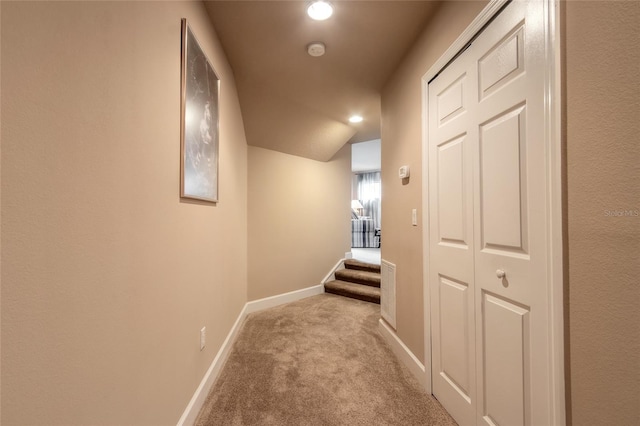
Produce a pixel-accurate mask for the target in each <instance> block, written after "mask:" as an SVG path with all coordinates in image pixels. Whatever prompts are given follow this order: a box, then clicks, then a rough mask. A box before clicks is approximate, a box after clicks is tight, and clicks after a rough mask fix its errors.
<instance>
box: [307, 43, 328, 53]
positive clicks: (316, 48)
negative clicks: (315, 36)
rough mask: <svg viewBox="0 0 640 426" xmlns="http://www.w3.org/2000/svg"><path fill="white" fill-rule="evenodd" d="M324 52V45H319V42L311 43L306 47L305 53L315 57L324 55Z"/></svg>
mask: <svg viewBox="0 0 640 426" xmlns="http://www.w3.org/2000/svg"><path fill="white" fill-rule="evenodd" d="M325 50H326V46H325V45H324V43H320V42H319V41H316V42H314V43H311V44H310V45H308V46H307V53H308V54H309V55H311V56H315V57H318V56H322V55H324V52H325Z"/></svg>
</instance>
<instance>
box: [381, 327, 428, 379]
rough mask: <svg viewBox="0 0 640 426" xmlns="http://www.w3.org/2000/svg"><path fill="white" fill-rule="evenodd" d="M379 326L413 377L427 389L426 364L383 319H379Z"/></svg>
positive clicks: (383, 335)
mask: <svg viewBox="0 0 640 426" xmlns="http://www.w3.org/2000/svg"><path fill="white" fill-rule="evenodd" d="M378 328H379V330H380V334H382V337H383V338H384V339H385V340H386V342H387V343H388V344H389V346H391V350H392V351H393V353H394V354H395V355H396V356H397V357H398V359H399V360H400V362H402V363H403V364H404V365H405V367H407V368H408V369H409V371H410V372H411V374H412V375H413V377H415V378H416V380H417V381H418V382H419V383H420V385H421V386H422V387H423V388H425V389H426V385H427V377H426V375H425V369H424V364H422V363H421V362H420V360H419V359H418V358H416V356H415V355H414V354H413V352H411V350H410V349H409V348H408V347H407V346H406V345H405V344H404V343H403V342H402V340H400V338H399V337H398V335H397V334H396V333H395V332H394V331H393V330H392V329H391V327H390V326H389V325H388V324H387V323H386V322H385V321H384V320H383V319H382V318H380V320H379V321H378Z"/></svg>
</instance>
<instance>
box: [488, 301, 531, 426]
mask: <svg viewBox="0 0 640 426" xmlns="http://www.w3.org/2000/svg"><path fill="white" fill-rule="evenodd" d="M483 311H484V315H483V320H484V323H483V336H482V340H483V352H484V353H483V358H484V365H483V368H484V377H486V380H485V382H484V389H483V394H484V406H483V407H482V409H483V416H482V417H483V420H484V422H485V424H488V425H509V426H520V425H524V424H525V418H526V415H525V401H526V400H527V399H528V396H529V395H528V394H527V385H528V383H529V358H530V354H529V310H528V309H527V308H526V307H523V306H520V305H517V304H515V303H513V302H512V301H508V300H504V299H502V298H499V297H496V296H493V295H491V294H488V293H484V294H483Z"/></svg>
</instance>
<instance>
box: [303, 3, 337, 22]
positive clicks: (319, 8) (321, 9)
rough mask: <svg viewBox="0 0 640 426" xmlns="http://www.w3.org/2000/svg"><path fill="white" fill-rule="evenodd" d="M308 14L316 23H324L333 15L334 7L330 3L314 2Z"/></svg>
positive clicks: (308, 9)
mask: <svg viewBox="0 0 640 426" xmlns="http://www.w3.org/2000/svg"><path fill="white" fill-rule="evenodd" d="M307 14H308V15H309V16H310V17H311V19H315V20H316V21H324V20H325V19H329V17H330V16H331V15H332V14H333V6H331V4H330V3H329V2H326V1H323V0H318V1H314V2H313V3H311V5H310V6H309V7H308V8H307Z"/></svg>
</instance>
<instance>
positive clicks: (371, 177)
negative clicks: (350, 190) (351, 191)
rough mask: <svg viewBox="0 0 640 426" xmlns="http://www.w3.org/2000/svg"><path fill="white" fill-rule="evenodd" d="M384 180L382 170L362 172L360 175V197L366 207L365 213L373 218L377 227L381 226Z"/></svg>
mask: <svg viewBox="0 0 640 426" xmlns="http://www.w3.org/2000/svg"><path fill="white" fill-rule="evenodd" d="M381 195H382V182H381V180H380V172H371V173H361V174H359V175H358V199H359V200H360V202H361V203H362V206H363V207H364V215H365V216H369V217H370V218H371V219H372V220H373V225H374V227H375V228H380V223H381V222H380V204H381V203H380V197H381Z"/></svg>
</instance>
